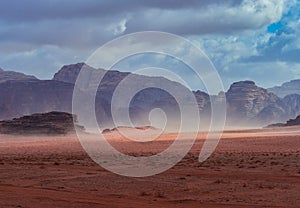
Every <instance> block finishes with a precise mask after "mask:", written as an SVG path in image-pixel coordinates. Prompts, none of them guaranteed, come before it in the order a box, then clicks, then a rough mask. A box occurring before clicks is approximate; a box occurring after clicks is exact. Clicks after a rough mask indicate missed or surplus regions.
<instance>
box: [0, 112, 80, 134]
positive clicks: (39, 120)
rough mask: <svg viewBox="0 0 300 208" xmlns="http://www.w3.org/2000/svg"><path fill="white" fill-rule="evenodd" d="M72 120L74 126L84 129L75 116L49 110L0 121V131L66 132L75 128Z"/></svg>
mask: <svg viewBox="0 0 300 208" xmlns="http://www.w3.org/2000/svg"><path fill="white" fill-rule="evenodd" d="M73 121H74V122H75V128H78V129H80V130H81V131H84V128H83V127H82V126H79V125H78V124H76V123H77V118H76V116H74V115H72V114H69V113H64V112H50V113H39V114H33V115H30V116H23V117H21V118H15V119H13V120H5V121H0V133H1V134H17V135H28V134H30V135H32V134H34V135H41V134H46V135H59V134H68V133H70V132H74V130H75V129H74V123H73Z"/></svg>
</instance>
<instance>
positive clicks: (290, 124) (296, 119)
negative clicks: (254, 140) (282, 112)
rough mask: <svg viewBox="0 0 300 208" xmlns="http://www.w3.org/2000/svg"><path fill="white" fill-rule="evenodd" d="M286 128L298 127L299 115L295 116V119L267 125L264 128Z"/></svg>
mask: <svg viewBox="0 0 300 208" xmlns="http://www.w3.org/2000/svg"><path fill="white" fill-rule="evenodd" d="M288 126H300V115H299V116H297V117H296V118H295V119H290V120H288V121H287V122H286V123H276V124H271V125H268V126H267V127H266V128H273V127H288Z"/></svg>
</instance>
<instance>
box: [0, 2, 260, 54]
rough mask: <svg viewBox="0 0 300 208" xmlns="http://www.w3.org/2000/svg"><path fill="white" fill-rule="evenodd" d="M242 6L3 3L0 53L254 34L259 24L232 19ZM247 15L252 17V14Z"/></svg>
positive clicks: (217, 3) (1, 7)
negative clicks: (158, 34) (161, 36)
mask: <svg viewBox="0 0 300 208" xmlns="http://www.w3.org/2000/svg"><path fill="white" fill-rule="evenodd" d="M241 2H242V1H241V0H230V1H221V0H215V1H210V0H201V1H199V0H190V1H182V0H163V1H161V0H151V1H146V0H144V1H141V0H123V1H95V0H85V1H82V0H72V1H71V0H64V1H59V0H44V1H37V0H23V1H17V0H10V1H9V0H3V1H1V3H0V4H1V6H0V48H1V51H2V52H3V50H8V48H6V47H9V45H10V44H9V43H10V42H12V43H13V44H14V46H15V43H20V48H19V50H22V48H21V46H23V45H24V43H26V45H28V44H31V45H32V47H33V48H34V47H36V46H37V45H56V46H59V47H67V48H81V47H85V48H89V47H93V46H95V45H99V44H102V43H104V42H106V41H108V40H110V39H113V38H114V37H116V36H118V35H121V34H126V33H130V32H136V31H143V30H161V31H166V32H173V33H176V34H179V35H198V34H204V33H221V34H222V33H227V32H230V31H236V30H243V29H249V28H256V27H259V26H261V25H262V24H264V22H262V21H261V20H256V19H255V18H254V19H253V20H252V21H249V19H248V16H247V15H245V16H244V17H241V18H236V17H237V16H240V14H235V12H236V11H239V9H238V7H239V6H240V5H241ZM250 15H251V14H250Z"/></svg>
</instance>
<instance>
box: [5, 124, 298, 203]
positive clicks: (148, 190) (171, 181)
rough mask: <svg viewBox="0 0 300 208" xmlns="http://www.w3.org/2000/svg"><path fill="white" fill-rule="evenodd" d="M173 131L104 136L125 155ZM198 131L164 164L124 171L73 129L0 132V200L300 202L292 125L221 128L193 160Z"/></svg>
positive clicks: (161, 144)
mask: <svg viewBox="0 0 300 208" xmlns="http://www.w3.org/2000/svg"><path fill="white" fill-rule="evenodd" d="M173 136H174V135H164V136H163V138H162V139H161V140H158V141H155V142H152V143H151V144H150V143H149V144H148V143H138V144H136V143H132V142H127V141H121V140H118V139H116V138H115V137H116V136H112V137H114V139H115V140H114V141H112V144H113V145H114V146H115V147H116V148H119V149H121V150H122V151H124V152H126V153H128V154H132V155H141V154H142V155H144V154H154V153H155V152H158V151H161V150H162V149H163V148H165V147H167V146H168V145H169V144H170V142H169V141H168V140H169V139H172V137H173ZM204 136H205V134H199V136H198V137H199V138H198V139H197V141H196V143H195V145H194V147H193V149H192V150H191V151H190V153H189V154H188V155H187V156H186V157H185V158H184V159H183V160H182V161H181V162H180V163H178V164H177V165H176V166H175V167H173V168H172V169H170V170H168V171H166V172H164V173H162V174H159V175H156V176H151V177H146V178H128V177H123V176H119V175H116V174H113V173H111V172H109V171H106V170H105V169H103V168H101V167H100V166H98V165H97V164H96V163H94V162H93V161H92V160H91V159H90V158H89V157H88V155H87V154H86V153H85V152H84V151H83V149H82V147H81V145H80V143H79V141H78V139H77V138H76V136H74V135H73V136H68V137H23V138H16V137H13V136H5V135H1V136H0V168H1V170H0V207H1V208H2V207H3V208H10V207H15V208H41V207H43V208H48V207H49V208H54V207H55V208H60V207H68V208H73V207H75V208H94V207H105V208H114V207H124V208H125V207H126V208H135V207H138V208H140V207H143V208H148V207H160V208H162V207H164V208H167V207H172V208H176V207H195V208H196V207H197V208H199V207H205V208H212V207H216V208H217V207H230V208H235V207H255V208H256V207H284V208H288V207H300V129H299V128H292V129H287V130H273V131H271V130H267V131H262V130H257V131H256V130H247V131H228V132H225V133H224V135H223V138H222V139H221V141H220V143H219V145H218V147H217V149H216V151H215V152H214V153H213V155H212V156H211V157H210V158H209V159H208V160H206V161H205V162H204V163H199V162H198V155H199V152H200V149H201V146H202V144H203V138H204ZM187 137H188V135H187Z"/></svg>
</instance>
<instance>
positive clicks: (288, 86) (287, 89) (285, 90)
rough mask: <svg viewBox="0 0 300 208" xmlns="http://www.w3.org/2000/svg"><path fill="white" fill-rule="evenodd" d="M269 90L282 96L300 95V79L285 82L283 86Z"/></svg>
mask: <svg viewBox="0 0 300 208" xmlns="http://www.w3.org/2000/svg"><path fill="white" fill-rule="evenodd" d="M268 90H269V91H270V92H273V93H274V94H276V95H277V96H279V97H282V98H283V97H285V96H287V95H290V94H298V95H300V79H297V80H292V81H290V82H286V83H283V84H282V85H281V86H276V87H273V88H269V89H268Z"/></svg>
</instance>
